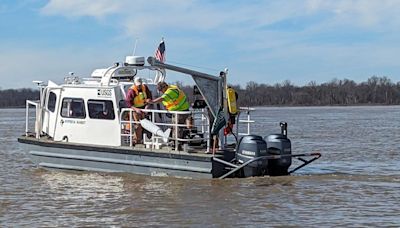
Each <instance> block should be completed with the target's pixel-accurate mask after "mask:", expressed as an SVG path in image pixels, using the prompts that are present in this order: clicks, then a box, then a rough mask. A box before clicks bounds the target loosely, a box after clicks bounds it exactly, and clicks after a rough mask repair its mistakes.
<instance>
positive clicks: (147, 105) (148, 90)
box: [144, 85, 153, 109]
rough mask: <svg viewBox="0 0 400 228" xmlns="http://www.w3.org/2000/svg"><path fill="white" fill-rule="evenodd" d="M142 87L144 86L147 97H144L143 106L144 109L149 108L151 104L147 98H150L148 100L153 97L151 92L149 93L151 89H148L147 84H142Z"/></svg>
mask: <svg viewBox="0 0 400 228" xmlns="http://www.w3.org/2000/svg"><path fill="white" fill-rule="evenodd" d="M144 87H145V90H146V91H145V93H146V97H147V99H146V101H145V102H146V106H145V107H144V108H145V109H149V108H150V106H151V104H150V103H149V102H148V100H149V99H150V100H152V99H153V96H152V94H151V91H150V89H149V87H147V85H144Z"/></svg>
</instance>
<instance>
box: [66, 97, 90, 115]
mask: <svg viewBox="0 0 400 228" xmlns="http://www.w3.org/2000/svg"><path fill="white" fill-rule="evenodd" d="M61 116H62V117H69V118H79V119H85V118H86V112H85V105H84V102H83V99H81V98H64V99H63V102H62V107H61Z"/></svg>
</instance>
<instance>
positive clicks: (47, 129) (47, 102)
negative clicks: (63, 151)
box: [42, 87, 61, 138]
mask: <svg viewBox="0 0 400 228" xmlns="http://www.w3.org/2000/svg"><path fill="white" fill-rule="evenodd" d="M60 94H61V89H60V88H50V87H47V88H46V89H45V90H44V91H43V97H44V99H43V102H44V103H42V105H43V117H42V131H43V132H44V133H46V134H47V135H49V136H50V137H52V138H54V131H55V128H56V123H57V116H59V114H58V113H60V111H59V110H60V101H59V99H60Z"/></svg>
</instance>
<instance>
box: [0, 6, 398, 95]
mask: <svg viewBox="0 0 400 228" xmlns="http://www.w3.org/2000/svg"><path fill="white" fill-rule="evenodd" d="M161 37H164V38H165V42H166V53H167V62H169V63H172V64H186V65H188V66H190V68H193V67H195V66H196V67H200V68H194V69H196V70H199V71H204V72H207V73H211V74H218V72H219V71H220V70H223V69H224V68H228V69H229V79H228V81H229V82H230V83H232V84H241V85H243V86H244V85H246V83H247V82H248V81H256V82H259V83H267V84H275V83H280V82H282V81H284V80H290V81H291V82H293V83H294V84H296V85H304V84H307V83H308V82H310V81H316V82H317V83H322V82H328V81H330V80H332V79H334V78H338V79H344V78H347V79H351V80H354V81H356V82H361V81H366V80H367V79H368V78H369V77H371V76H372V75H377V76H387V77H389V78H390V79H391V80H392V81H393V82H398V81H400V67H399V66H400V64H399V61H400V60H399V59H400V58H399V55H400V47H399V41H400V39H399V38H400V4H399V1H397V0H358V1H357V0H353V1H352V0H332V1H330V0H276V1H273V0H268V1H267V0H265V1H261V0H243V1H238V0H220V1H214V0H201V1H200V0H158V1H147V0H134V1H131V0H119V1H118V0H96V1H91V0H51V1H43V0H20V1H14V0H1V1H0V79H1V84H0V87H1V88H2V89H7V88H22V87H32V86H33V84H32V80H43V81H46V80H48V79H51V80H54V81H56V82H61V81H62V80H63V78H64V76H66V75H67V74H68V72H71V71H73V72H75V74H76V75H79V76H82V77H87V76H88V75H90V73H91V72H92V70H93V69H95V68H102V67H107V66H110V65H111V64H112V63H113V62H116V61H122V60H123V59H124V57H125V56H126V55H130V54H132V52H133V47H134V43H135V39H138V45H137V49H136V54H137V55H143V56H150V55H153V54H154V51H155V49H156V47H157V45H158V43H159V42H160V39H161ZM179 77H180V76H179V75H174V74H169V76H168V77H167V81H168V80H169V81H175V80H180V78H179ZM183 81H184V80H183Z"/></svg>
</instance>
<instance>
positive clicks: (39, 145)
mask: <svg viewBox="0 0 400 228" xmlns="http://www.w3.org/2000/svg"><path fill="white" fill-rule="evenodd" d="M18 142H20V143H21V144H22V145H24V147H25V149H26V151H28V153H29V155H30V156H31V158H32V160H33V161H34V162H35V164H37V165H39V166H41V167H45V168H56V169H68V170H82V171H100V172H128V173H135V174H144V175H151V176H174V177H188V178H215V177H219V176H221V175H223V174H224V167H223V166H221V165H220V164H219V163H216V162H213V158H212V156H210V155H191V154H188V153H181V154H179V153H174V152H165V151H163V152H161V151H160V152H157V151H150V150H148V149H145V148H143V149H134V148H130V147H106V146H95V145H82V144H73V143H66V142H54V141H51V140H46V139H36V138H32V137H20V138H18Z"/></svg>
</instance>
